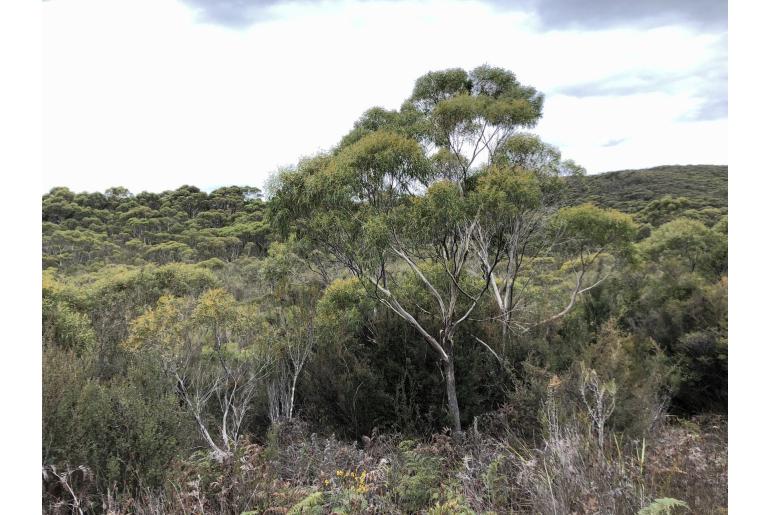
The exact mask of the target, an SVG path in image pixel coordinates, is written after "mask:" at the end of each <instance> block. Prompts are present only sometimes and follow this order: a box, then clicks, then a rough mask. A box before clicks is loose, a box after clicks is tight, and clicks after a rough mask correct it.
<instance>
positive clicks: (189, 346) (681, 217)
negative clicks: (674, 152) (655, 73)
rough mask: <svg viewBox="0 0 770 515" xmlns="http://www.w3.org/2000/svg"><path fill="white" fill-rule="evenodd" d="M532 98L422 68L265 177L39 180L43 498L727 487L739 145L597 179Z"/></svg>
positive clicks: (267, 498)
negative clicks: (135, 188)
mask: <svg viewBox="0 0 770 515" xmlns="http://www.w3.org/2000/svg"><path fill="white" fill-rule="evenodd" d="M542 104H543V97H542V95H541V94H540V93H539V92H537V90H535V89H534V88H531V87H529V86H525V85H522V84H521V83H520V82H519V81H518V80H517V78H516V77H515V76H514V75H513V74H512V73H511V72H509V71H507V70H502V69H499V68H493V67H489V66H482V67H479V68H477V69H475V70H472V71H470V72H466V71H464V70H459V69H453V70H445V71H442V72H431V73H428V74H426V75H425V76H423V77H421V78H420V79H418V80H417V82H416V83H415V87H414V91H413V94H412V96H411V97H410V98H409V99H407V100H406V101H405V102H404V104H403V106H402V107H401V108H400V109H398V110H393V111H390V110H386V109H382V108H372V109H370V110H368V111H367V112H365V113H364V114H363V115H362V116H361V118H360V119H359V120H358V121H356V122H355V124H354V126H353V128H352V129H351V131H350V133H348V134H347V135H346V136H345V137H343V138H342V140H341V141H340V143H339V144H338V145H337V146H336V147H334V148H333V149H330V150H329V151H327V152H322V153H320V154H318V155H315V156H311V157H308V158H304V159H302V160H300V161H299V162H298V163H297V164H296V165H295V166H292V167H288V168H286V169H283V170H280V171H279V172H277V173H276V174H275V175H274V176H273V177H272V178H271V179H270V181H268V185H267V186H266V188H265V189H266V190H267V194H263V192H262V191H261V190H260V189H259V188H257V187H250V186H227V187H221V188H217V189H214V190H213V191H211V192H205V191H201V190H200V189H198V188H196V187H194V186H183V187H181V188H178V189H176V190H171V191H165V192H160V193H151V192H141V193H132V192H130V191H128V190H127V189H126V188H123V187H114V188H110V189H108V190H107V191H105V192H103V193H102V192H79V193H76V192H73V191H70V190H69V189H67V188H65V187H61V188H54V189H52V190H51V191H50V192H49V193H47V194H45V195H43V198H42V221H43V227H42V232H43V253H42V266H43V292H42V293H43V300H42V303H43V335H42V338H43V442H42V445H43V476H44V480H43V508H44V510H45V511H47V512H51V513H69V512H70V511H75V512H77V510H81V511H83V512H94V513H285V512H289V513H332V512H334V513H434V514H438V513H637V512H639V513H642V512H644V513H663V512H664V511H663V510H665V509H667V508H666V507H667V506H668V509H677V506H683V505H684V504H687V505H688V506H689V507H690V509H691V510H693V511H694V512H697V513H718V512H720V510H721V509H723V508H724V509H725V510H726V502H727V490H726V474H727V469H726V424H725V420H726V415H727V283H728V281H727V272H728V268H727V167H724V166H707V165H699V166H662V167H657V168H653V169H648V170H629V171H619V172H610V173H605V174H600V175H586V174H585V170H584V169H582V167H580V166H579V165H578V164H576V163H574V162H572V161H565V160H562V158H561V155H560V153H559V151H558V149H556V148H555V147H553V146H551V145H549V144H547V143H545V142H543V141H541V140H540V139H539V138H538V137H537V136H535V135H533V134H530V133H529V132H527V131H528V129H530V128H531V127H533V126H534V125H535V123H536V122H537V120H538V119H539V118H540V116H541V113H542ZM640 510H641V511H640ZM644 510H648V511H644ZM655 510H659V511H655Z"/></svg>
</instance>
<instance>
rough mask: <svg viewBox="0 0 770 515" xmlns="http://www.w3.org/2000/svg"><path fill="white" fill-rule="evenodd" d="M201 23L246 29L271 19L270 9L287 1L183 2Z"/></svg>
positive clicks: (223, 0)
mask: <svg viewBox="0 0 770 515" xmlns="http://www.w3.org/2000/svg"><path fill="white" fill-rule="evenodd" d="M182 2H183V3H185V4H187V5H188V6H190V7H191V8H193V9H194V10H195V11H196V12H197V14H198V17H199V19H200V20H201V21H204V22H208V23H215V24H217V25H224V26H226V27H231V28H236V29H239V28H246V27H249V26H251V25H253V24H254V23H257V22H260V21H264V20H267V19H270V18H271V17H272V16H271V12H270V8H271V7H273V6H275V5H278V4H281V3H289V2H287V1H286V0H182Z"/></svg>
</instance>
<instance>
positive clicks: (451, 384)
mask: <svg viewBox="0 0 770 515" xmlns="http://www.w3.org/2000/svg"><path fill="white" fill-rule="evenodd" d="M444 373H445V374H446V397H447V403H448V405H449V415H450V416H451V418H452V431H453V432H454V433H456V434H459V433H460V432H461V431H462V427H461V426H460V408H459V406H458V405H457V391H456V390H455V364H454V353H451V352H450V353H449V356H448V359H447V360H446V361H444Z"/></svg>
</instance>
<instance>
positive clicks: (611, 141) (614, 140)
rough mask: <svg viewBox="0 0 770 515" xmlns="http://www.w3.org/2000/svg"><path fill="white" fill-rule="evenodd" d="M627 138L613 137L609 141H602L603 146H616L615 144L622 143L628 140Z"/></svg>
mask: <svg viewBox="0 0 770 515" xmlns="http://www.w3.org/2000/svg"><path fill="white" fill-rule="evenodd" d="M626 139H627V138H620V139H611V140H609V141H607V142H605V143H602V146H603V147H614V146H617V145H620V144H621V143H623V142H624V141H626Z"/></svg>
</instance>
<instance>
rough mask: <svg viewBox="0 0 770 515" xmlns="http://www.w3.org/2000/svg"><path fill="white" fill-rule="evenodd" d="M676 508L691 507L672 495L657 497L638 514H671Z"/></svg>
mask: <svg viewBox="0 0 770 515" xmlns="http://www.w3.org/2000/svg"><path fill="white" fill-rule="evenodd" d="M674 508H685V509H689V506H688V505H687V503H686V502H684V501H680V500H679V499H673V498H671V497H662V498H660V499H655V500H654V501H652V502H651V503H650V504H649V505H648V506H645V507H644V508H642V509H641V510H639V513H638V514H637V515H670V514H671V513H674V512H675V510H674Z"/></svg>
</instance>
